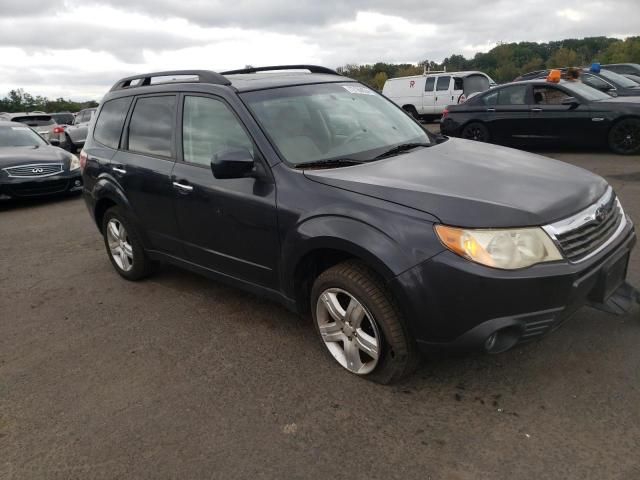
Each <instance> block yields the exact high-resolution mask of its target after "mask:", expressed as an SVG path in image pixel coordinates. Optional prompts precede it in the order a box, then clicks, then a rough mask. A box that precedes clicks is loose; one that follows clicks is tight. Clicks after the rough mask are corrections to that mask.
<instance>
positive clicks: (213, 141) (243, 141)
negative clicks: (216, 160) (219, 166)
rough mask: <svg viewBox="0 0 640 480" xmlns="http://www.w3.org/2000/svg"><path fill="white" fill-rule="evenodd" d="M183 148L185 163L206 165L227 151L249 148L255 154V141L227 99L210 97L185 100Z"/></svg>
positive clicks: (187, 98)
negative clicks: (227, 102) (217, 155)
mask: <svg viewBox="0 0 640 480" xmlns="http://www.w3.org/2000/svg"><path fill="white" fill-rule="evenodd" d="M182 148H183V151H184V160H185V162H189V163H195V164H198V165H205V166H209V165H210V164H211V159H212V158H213V156H214V155H215V154H217V153H219V152H222V151H224V150H228V149H246V150H249V151H250V152H251V154H253V142H252V141H251V139H250V138H249V136H248V135H247V133H246V132H245V130H244V128H242V126H241V125H240V122H239V121H238V119H237V118H236V116H235V115H234V114H233V113H232V112H231V110H229V108H228V107H227V106H226V105H225V104H224V103H223V102H221V101H219V100H214V99H212V98H207V97H194V96H186V97H185V99H184V111H183V117H182Z"/></svg>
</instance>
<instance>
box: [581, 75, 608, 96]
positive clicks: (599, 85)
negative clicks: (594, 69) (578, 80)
mask: <svg viewBox="0 0 640 480" xmlns="http://www.w3.org/2000/svg"><path fill="white" fill-rule="evenodd" d="M582 83H584V84H585V85H589V86H590V87H593V88H595V89H597V90H600V91H601V92H606V91H607V90H609V89H611V88H613V86H612V85H610V84H609V83H607V82H605V81H604V80H602V79H601V78H599V77H596V76H595V75H590V74H588V73H585V74H584V75H582Z"/></svg>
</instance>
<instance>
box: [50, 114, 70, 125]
mask: <svg viewBox="0 0 640 480" xmlns="http://www.w3.org/2000/svg"><path fill="white" fill-rule="evenodd" d="M51 116H52V117H53V119H54V120H55V121H56V123H57V124H58V125H61V126H65V125H73V119H74V116H73V113H71V112H55V113H52V114H51Z"/></svg>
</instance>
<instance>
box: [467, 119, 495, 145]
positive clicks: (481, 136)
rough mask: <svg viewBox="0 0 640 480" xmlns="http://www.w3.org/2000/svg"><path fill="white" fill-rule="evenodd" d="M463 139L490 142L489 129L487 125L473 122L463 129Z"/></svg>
mask: <svg viewBox="0 0 640 480" xmlns="http://www.w3.org/2000/svg"><path fill="white" fill-rule="evenodd" d="M461 136H462V138H466V139H467V140H475V141H476V142H488V141H489V138H490V136H489V129H488V128H487V126H486V125H484V124H482V123H479V122H472V123H470V124H468V125H465V127H464V128H463V129H462V135H461Z"/></svg>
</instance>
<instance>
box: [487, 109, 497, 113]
mask: <svg viewBox="0 0 640 480" xmlns="http://www.w3.org/2000/svg"><path fill="white" fill-rule="evenodd" d="M495 111H496V109H495V108H487V112H495Z"/></svg>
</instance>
